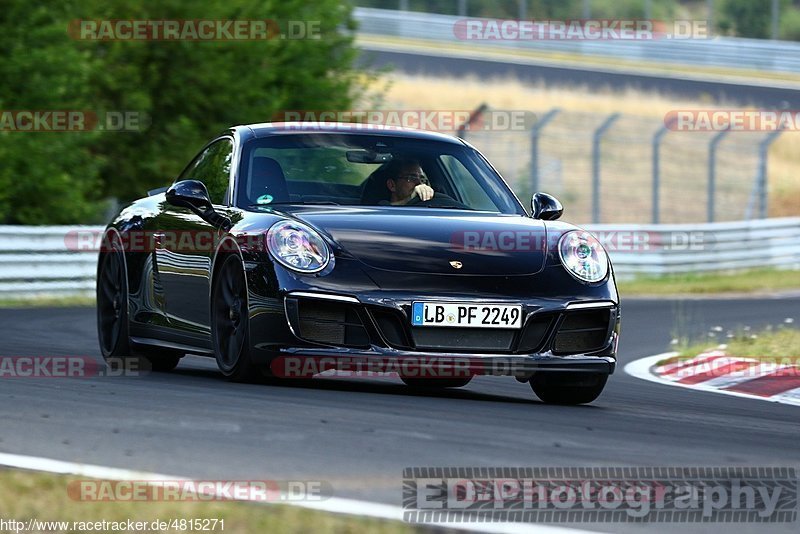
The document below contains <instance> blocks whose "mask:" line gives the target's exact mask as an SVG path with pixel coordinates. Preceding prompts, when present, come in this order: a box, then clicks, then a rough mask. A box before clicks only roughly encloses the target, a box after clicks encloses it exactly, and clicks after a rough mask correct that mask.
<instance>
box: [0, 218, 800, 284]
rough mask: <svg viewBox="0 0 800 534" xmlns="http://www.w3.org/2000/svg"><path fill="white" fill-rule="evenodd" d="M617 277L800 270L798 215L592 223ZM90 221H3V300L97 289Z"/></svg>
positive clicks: (0, 256)
mask: <svg viewBox="0 0 800 534" xmlns="http://www.w3.org/2000/svg"><path fill="white" fill-rule="evenodd" d="M586 229H587V230H589V231H592V232H594V233H595V235H597V236H598V237H599V238H600V240H601V241H602V242H603V243H604V244H605V245H606V248H608V250H609V254H610V256H611V260H612V262H613V263H614V269H615V271H616V274H617V277H618V278H620V279H626V278H631V277H634V276H637V275H649V276H658V275H666V274H675V273H689V272H703V271H716V270H741V269H750V268H760V267H776V268H786V269H800V217H792V218H783V219H762V220H754V221H742V222H726V223H708V224H670V225H641V224H614V225H611V224H605V225H590V226H586ZM102 230H103V228H101V227H93V226H76V227H70V226H43V227H26V226H0V298H28V297H30V298H34V297H42V296H59V295H75V294H92V293H93V292H94V286H95V273H96V268H97V252H96V251H87V252H75V251H73V250H71V248H72V247H70V246H69V245H68V243H72V240H71V239H68V236H74V235H75V234H76V232H78V231H80V232H85V233H86V234H87V235H101V233H102Z"/></svg>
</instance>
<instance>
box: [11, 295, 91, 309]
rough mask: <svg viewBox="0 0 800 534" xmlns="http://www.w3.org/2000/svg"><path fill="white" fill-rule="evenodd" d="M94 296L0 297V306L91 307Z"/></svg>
mask: <svg viewBox="0 0 800 534" xmlns="http://www.w3.org/2000/svg"><path fill="white" fill-rule="evenodd" d="M94 304H95V298H94V296H91V297H89V296H81V295H75V296H69V297H32V298H27V299H25V298H6V299H4V298H0V308H76V307H92V306H94Z"/></svg>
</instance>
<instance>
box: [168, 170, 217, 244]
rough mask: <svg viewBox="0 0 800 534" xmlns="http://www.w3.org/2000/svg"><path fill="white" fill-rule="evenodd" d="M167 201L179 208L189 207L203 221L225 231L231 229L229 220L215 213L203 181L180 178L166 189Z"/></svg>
mask: <svg viewBox="0 0 800 534" xmlns="http://www.w3.org/2000/svg"><path fill="white" fill-rule="evenodd" d="M166 198H167V202H169V203H170V204H172V205H173V206H178V207H179V208H189V209H190V210H192V211H193V212H195V213H196V214H198V215H199V216H200V217H201V218H202V219H203V220H204V221H207V222H208V223H210V224H212V225H214V226H218V227H220V228H222V229H224V230H225V231H228V230H230V229H231V227H232V226H233V224H232V223H231V220H230V219H229V218H227V217H225V216H224V215H222V214H220V213H217V212H216V211H215V210H214V206H213V205H212V204H211V198H210V197H209V196H208V189H206V185H205V184H204V183H203V182H200V181H198V180H181V181H180V182H178V183H175V184H173V185H172V186H171V187H170V188H169V189H167V194H166Z"/></svg>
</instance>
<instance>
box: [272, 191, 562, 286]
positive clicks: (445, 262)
mask: <svg viewBox="0 0 800 534" xmlns="http://www.w3.org/2000/svg"><path fill="white" fill-rule="evenodd" d="M286 211H288V213H287V214H289V215H291V216H293V217H295V218H297V219H299V220H301V221H303V222H306V223H308V224H310V225H312V226H313V227H316V228H317V229H319V230H321V231H322V232H323V233H326V234H328V236H329V237H330V238H332V239H333V241H334V242H335V244H336V245H337V246H339V247H341V248H342V249H343V250H344V252H346V253H349V254H350V255H352V256H353V257H355V258H356V259H358V260H360V261H361V262H362V263H364V264H365V265H366V266H368V267H370V268H372V269H381V270H385V271H396V272H407V273H424V274H447V275H484V276H486V275H495V276H513V275H525V274H535V273H538V272H539V271H541V270H542V268H543V267H544V262H545V258H546V254H547V248H546V243H547V239H546V228H545V225H544V223H543V222H542V221H538V220H534V219H530V218H528V217H523V216H519V215H498V214H496V213H485V212H475V213H471V212H466V211H461V210H458V211H455V210H446V209H436V208H413V207H368V208H367V207H346V206H330V207H328V206H325V207H318V206H315V207H310V206H302V207H293V208H292V209H291V210H286ZM459 264H460V265H459Z"/></svg>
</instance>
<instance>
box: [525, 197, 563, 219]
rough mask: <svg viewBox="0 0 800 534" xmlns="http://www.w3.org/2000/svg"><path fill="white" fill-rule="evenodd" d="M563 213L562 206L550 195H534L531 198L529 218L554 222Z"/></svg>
mask: <svg viewBox="0 0 800 534" xmlns="http://www.w3.org/2000/svg"><path fill="white" fill-rule="evenodd" d="M563 213H564V206H562V205H561V202H559V201H558V199H557V198H556V197H554V196H552V195H548V194H547V193H534V195H533V198H531V217H533V218H534V219H541V220H543V221H555V220H556V219H558V218H559V217H561V214H563Z"/></svg>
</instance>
